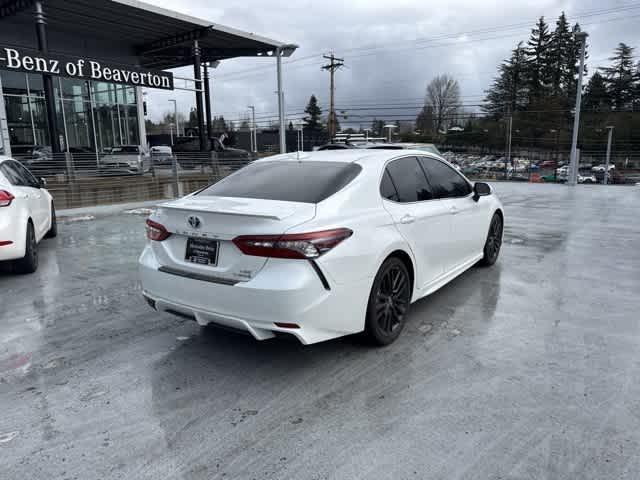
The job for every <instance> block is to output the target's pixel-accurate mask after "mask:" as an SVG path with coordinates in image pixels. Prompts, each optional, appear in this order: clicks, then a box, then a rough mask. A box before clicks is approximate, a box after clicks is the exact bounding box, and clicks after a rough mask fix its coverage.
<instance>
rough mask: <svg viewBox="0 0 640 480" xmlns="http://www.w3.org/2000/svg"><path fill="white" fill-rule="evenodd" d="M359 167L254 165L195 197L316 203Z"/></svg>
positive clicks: (341, 186)
mask: <svg viewBox="0 0 640 480" xmlns="http://www.w3.org/2000/svg"><path fill="white" fill-rule="evenodd" d="M361 170H362V167H361V166H360V165H357V164H355V163H343V162H277V161H276V162H257V163H254V164H251V165H248V166H246V167H245V168H243V169H242V170H239V171H238V172H236V173H235V174H233V175H231V176H229V177H227V178H224V179H222V180H221V181H219V182H218V183H216V184H214V185H211V186H210V187H207V188H205V189H204V190H202V191H201V192H200V193H199V194H198V195H211V196H217V197H239V198H262V199H265V200H281V201H287V202H303V203H318V202H321V201H322V200H324V199H325V198H328V197H330V196H331V195H333V194H334V193H336V192H337V191H339V190H341V189H342V188H344V187H345V186H346V185H347V184H349V182H351V181H352V180H353V179H354V178H356V177H357V176H358V174H359V173H360V171H361Z"/></svg>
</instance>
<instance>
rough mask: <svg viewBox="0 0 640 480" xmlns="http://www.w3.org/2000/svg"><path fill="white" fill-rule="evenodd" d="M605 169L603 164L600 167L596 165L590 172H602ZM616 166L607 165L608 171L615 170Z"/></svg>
mask: <svg viewBox="0 0 640 480" xmlns="http://www.w3.org/2000/svg"><path fill="white" fill-rule="evenodd" d="M606 169H607V167H606V166H605V165H604V164H600V165H596V166H595V167H592V168H591V171H592V172H594V173H595V172H604V171H605V170H606ZM615 169H616V166H615V165H614V164H610V165H609V171H611V170H615Z"/></svg>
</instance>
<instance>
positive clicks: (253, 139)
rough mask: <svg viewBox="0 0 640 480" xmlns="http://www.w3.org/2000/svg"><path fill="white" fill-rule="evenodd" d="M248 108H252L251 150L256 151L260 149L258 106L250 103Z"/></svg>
mask: <svg viewBox="0 0 640 480" xmlns="http://www.w3.org/2000/svg"><path fill="white" fill-rule="evenodd" d="M248 108H250V109H251V130H250V132H249V133H250V134H251V151H252V152H253V153H256V152H257V151H258V134H257V133H256V132H257V130H256V107H255V106H253V105H249V106H248Z"/></svg>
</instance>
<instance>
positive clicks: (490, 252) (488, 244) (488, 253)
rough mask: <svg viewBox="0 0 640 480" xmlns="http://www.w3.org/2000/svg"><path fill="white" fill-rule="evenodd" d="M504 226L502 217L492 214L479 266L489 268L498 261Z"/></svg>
mask: <svg viewBox="0 0 640 480" xmlns="http://www.w3.org/2000/svg"><path fill="white" fill-rule="evenodd" d="M503 228H504V224H503V221H502V217H501V216H500V214H498V213H494V214H493V217H492V218H491V223H490V224H489V232H488V233H487V240H486V241H485V243H484V256H483V257H482V260H480V265H484V266H485V267H490V266H491V265H493V264H494V263H496V261H497V260H498V256H499V255H500V247H501V246H502V230H503Z"/></svg>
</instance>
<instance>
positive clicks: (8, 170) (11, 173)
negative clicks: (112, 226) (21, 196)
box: [2, 160, 29, 187]
mask: <svg viewBox="0 0 640 480" xmlns="http://www.w3.org/2000/svg"><path fill="white" fill-rule="evenodd" d="M15 165H16V162H14V161H11V160H8V161H6V162H4V163H3V164H2V173H4V175H5V177H7V179H8V180H9V182H11V184H12V185H15V186H16V187H28V186H29V183H28V181H27V179H26V178H23V177H22V175H20V172H19V171H18V169H17V168H16V167H15Z"/></svg>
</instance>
